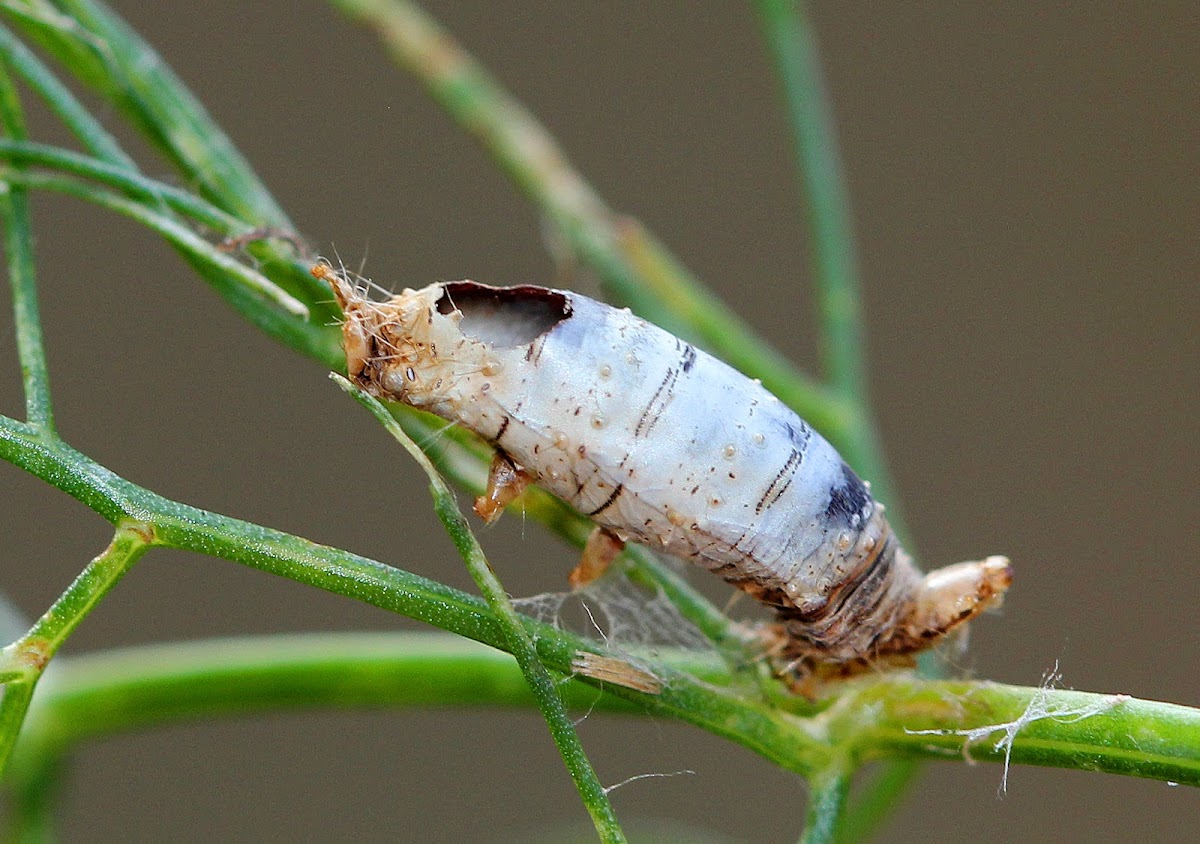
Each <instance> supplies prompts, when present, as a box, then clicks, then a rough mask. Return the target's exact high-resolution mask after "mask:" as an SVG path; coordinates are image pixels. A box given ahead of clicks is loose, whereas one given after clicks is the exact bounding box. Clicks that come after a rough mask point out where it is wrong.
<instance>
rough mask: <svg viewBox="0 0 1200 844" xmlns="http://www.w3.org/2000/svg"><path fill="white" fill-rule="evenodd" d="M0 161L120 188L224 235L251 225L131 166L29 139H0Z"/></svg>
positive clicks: (248, 230) (124, 192)
mask: <svg viewBox="0 0 1200 844" xmlns="http://www.w3.org/2000/svg"><path fill="white" fill-rule="evenodd" d="M0 160H3V161H9V162H11V163H13V164H18V165H22V166H35V167H45V168H48V169H51V170H57V171H60V172H63V173H69V174H71V175H73V176H79V177H82V178H86V179H90V180H92V181H96V182H99V183H101V184H104V185H107V186H108V187H111V188H113V189H115V190H118V191H120V192H121V193H123V194H125V195H126V196H127V197H129V198H131V199H137V200H140V201H141V202H143V203H145V204H147V205H150V206H157V207H159V208H161V209H163V210H166V209H170V210H171V211H174V212H176V213H178V214H181V215H183V216H185V217H187V218H189V219H191V220H193V221H195V222H196V223H198V224H200V225H203V226H206V227H207V228H209V229H211V230H212V231H214V232H216V233H218V234H221V235H224V236H236V235H243V234H246V233H249V232H251V231H253V227H252V226H250V225H248V224H247V223H245V222H243V221H241V220H239V219H238V218H237V217H234V216H233V215H231V214H227V213H225V212H224V211H222V210H221V209H220V208H218V207H217V206H215V205H213V204H212V203H211V202H208V201H207V200H204V199H201V198H200V197H198V196H196V195H195V194H193V193H189V192H188V191H185V190H180V189H179V188H177V187H174V186H173V185H168V184H166V183H165V182H160V181H157V180H156V179H151V178H148V177H146V176H143V175H141V174H139V173H138V171H137V170H136V169H134V168H133V167H130V166H127V165H124V164H112V163H109V162H107V161H104V160H103V159H101V158H98V157H95V158H94V157H91V156H86V155H80V154H79V153H77V152H72V151H71V150H67V149H62V148H60V147H54V146H49V145H47V144H39V143H34V142H32V141H13V140H7V139H4V140H0Z"/></svg>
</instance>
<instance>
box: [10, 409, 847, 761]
mask: <svg viewBox="0 0 1200 844" xmlns="http://www.w3.org/2000/svg"><path fill="white" fill-rule="evenodd" d="M0 458H2V459H5V460H8V461H9V462H11V463H13V464H15V465H16V466H18V467H20V468H22V469H25V470H26V471H28V472H30V473H31V474H34V475H36V476H37V477H40V478H42V479H43V480H44V481H46V482H47V483H49V484H51V485H52V486H55V487H58V488H59V489H61V490H63V491H64V492H66V493H67V494H68V495H71V496H73V497H74V498H76V499H78V500H79V501H81V502H83V503H84V504H86V505H87V506H88V507H90V508H91V509H92V510H94V511H96V512H97V513H99V514H100V515H101V516H103V517H104V518H106V519H108V520H109V521H110V522H113V523H114V524H116V523H118V522H120V521H122V520H124V519H127V518H129V519H135V520H137V521H140V522H145V523H146V524H149V525H151V526H152V527H153V529H154V536H155V541H156V544H157V545H160V546H163V547H170V548H179V549H183V550H188V551H196V552H198V553H202V554H208V555H209V556H214V557H220V558H222V559H227V560H231V561H233V562H237V563H240V564H242V565H247V566H250V567H252V568H256V569H259V570H261V571H265V572H268V573H270V574H275V575H279V576H282V577H287V578H289V579H291V580H295V581H297V582H299V583H305V584H308V585H310V586H315V587H317V588H319V589H324V590H326V591H329V592H334V593H336V594H339V595H344V596H346V597H349V598H353V599H354V600H358V601H363V602H364V603H368V604H372V605H374V606H378V607H381V608H383V609H386V610H389V611H391V612H395V613H399V614H400V615H404V616H407V617H409V618H413V619H416V620H418V621H422V622H425V623H427V624H431V625H433V626H435V627H439V628H441V629H443V630H447V631H450V632H452V633H456V634H458V635H460V636H464V637H466V638H469V639H475V640H476V641H479V642H484V643H486V644H489V645H491V646H492V647H496V648H501V649H504V648H505V647H506V646H507V639H506V637H505V635H504V634H503V632H502V631H501V629H500V627H499V626H498V623H497V621H496V619H495V617H494V616H493V615H492V613H491V611H490V610H489V609H488V608H487V606H486V605H485V604H483V602H481V601H480V600H479V599H478V598H474V597H472V596H470V595H467V594H465V593H463V592H460V591H458V590H456V589H452V588H450V587H448V586H444V585H442V584H440V583H437V582H435V581H431V580H428V579H426V578H423V577H420V576H418V575H415V574H411V573H409V572H406V571H402V570H400V569H397V568H393V567H391V566H387V565H384V564H382V563H378V562H376V561H374V560H368V559H366V558H364V557H360V556H358V555H356V554H351V553H348V552H346V551H342V550H340V549H336V548H329V547H326V546H323V545H317V544H315V543H312V542H309V541H307V540H304V539H301V538H299V537H296V536H290V535H288V534H285V533H282V532H279V531H275V530H271V529H269V528H265V527H261V526H259V525H254V524H250V523H248V522H243V521H240V520H238V519H233V518H230V517H228V516H221V515H218V514H216V513H211V512H208V511H206V510H200V509H198V508H195V507H190V506H188V505H186V504H181V503H178V502H175V501H170V500H168V499H165V498H163V497H162V496H160V495H158V494H156V493H154V492H151V491H150V490H147V489H144V488H142V487H139V486H137V485H136V484H133V483H131V482H129V481H127V480H125V479H124V478H121V477H119V476H117V475H115V474H113V473H112V472H111V471H109V470H108V469H106V468H104V467H103V466H100V465H99V464H97V463H96V462H95V461H93V460H91V459H90V458H88V457H87V456H86V455H83V454H81V453H79V452H78V451H76V450H74V449H73V448H71V447H70V446H69V445H67V444H66V443H63V442H61V441H58V440H55V441H47V440H44V439H43V438H41V437H40V436H38V433H37V431H36V430H34V429H33V428H31V427H30V426H28V425H26V424H24V423H21V422H18V421H16V420H14V419H10V418H8V417H4V416H0ZM523 622H524V624H525V625H526V627H527V628H528V629H529V631H530V636H531V638H532V639H533V641H534V642H535V643H536V645H537V649H538V654H539V656H540V657H541V659H542V661H543V662H544V663H545V664H546V665H548V666H549V667H550V668H552V669H553V670H555V671H557V672H560V673H563V674H570V673H572V672H573V670H574V669H573V667H572V663H573V661H574V660H575V658H576V656H577V654H579V653H580V652H585V651H586V652H594V651H595V645H594V643H590V642H588V641H587V640H585V639H582V638H580V637H578V636H575V635H573V634H570V633H567V632H565V631H562V630H559V629H557V628H554V627H552V626H549V625H545V624H539V623H537V622H534V621H532V620H529V619H524V620H523ZM650 667H651V669H652V670H653V671H654V673H655V674H656V675H657V676H658V677H659V678H660V679H662V680H663V683H664V688H663V690H662V692H661V693H660V694H656V695H645V694H641V693H638V692H634V691H630V690H627V689H622V688H619V687H613V688H610V689H609V690H610V692H611V693H612V694H615V695H618V696H620V697H624V698H629V699H632V700H637V701H640V702H641V703H642V704H643V705H644V706H645V708H646V709H647V710H648V711H650V712H652V713H659V714H662V715H670V716H672V717H678V718H681V719H682V720H685V721H687V722H689V723H692V724H695V725H697V726H700V727H702V728H704V729H707V730H709V731H710V732H713V733H714V734H716V735H719V736H725V737H727V738H730V739H731V740H733V741H735V742H738V743H740V744H743V745H744V746H746V747H748V748H750V749H751V750H754V751H755V752H757V753H760V754H762V755H763V756H765V757H766V758H767V759H769V760H771V761H773V762H775V763H776V764H779V765H781V766H782V767H784V768H786V769H788V770H792V771H796V772H798V773H806V772H808V771H811V770H817V769H819V768H821V767H823V766H824V761H825V759H826V757H827V756H828V750H827V749H826V748H825V746H824V745H823V743H822V742H821V741H819V740H818V739H817V738H816V737H815V736H813V735H810V734H809V732H808V728H807V726H806V725H805V724H804V723H803V722H802V721H797V720H796V719H794V718H793V717H791V716H790V715H788V713H787V712H786V711H785V710H783V709H780V708H778V707H779V704H780V703H781V702H782V703H789V705H790V704H791V703H796V701H793V700H792V699H791V698H789V697H788V696H786V695H783V694H782V692H780V694H781V697H780V698H779V699H773V700H771V701H767V700H761V699H758V698H753V697H751V696H748V695H747V694H746V693H745V690H744V689H739V690H727V689H722V688H719V687H717V686H715V685H713V684H711V683H700V682H697V681H696V680H695V679H694V678H692V677H690V676H688V675H687V674H682V673H680V672H678V671H675V670H674V669H672V668H671V667H670V666H668V665H660V664H659V663H657V662H654V661H650ZM756 693H757V691H756Z"/></svg>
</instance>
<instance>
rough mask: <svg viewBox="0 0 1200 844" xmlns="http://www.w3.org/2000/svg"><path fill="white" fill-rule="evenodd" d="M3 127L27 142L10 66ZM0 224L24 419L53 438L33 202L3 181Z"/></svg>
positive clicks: (0, 97)
mask: <svg viewBox="0 0 1200 844" xmlns="http://www.w3.org/2000/svg"><path fill="white" fill-rule="evenodd" d="M0 127H2V128H3V130H4V134H6V135H7V136H8V137H10V138H14V139H16V140H24V139H25V117H24V115H23V113H22V110H21V101H20V99H19V97H18V96H17V89H16V86H15V85H14V84H13V82H12V79H11V77H10V76H9V74H8V68H7V65H6V64H2V63H0ZM0 219H2V220H3V223H4V251H5V253H6V255H7V257H8V280H9V286H10V287H11V288H12V298H13V320H14V322H15V323H16V334H17V356H18V358H19V359H20V361H21V380H22V382H23V383H24V387H25V413H26V416H27V417H28V419H29V421H30V422H31V423H32V424H34V425H36V426H37V427H38V428H40V429H41V430H43V431H45V432H47V433H50V434H53V432H54V410H53V406H52V404H51V400H50V370H49V367H48V366H47V363H46V349H45V343H44V341H43V339H42V319H41V316H40V315H39V313H38V300H37V276H36V273H35V270H34V260H33V232H32V229H31V227H30V220H29V198H28V196H27V195H26V193H25V190H24V189H22V188H20V187H17V186H15V185H13V184H12V182H11V181H8V180H4V179H0Z"/></svg>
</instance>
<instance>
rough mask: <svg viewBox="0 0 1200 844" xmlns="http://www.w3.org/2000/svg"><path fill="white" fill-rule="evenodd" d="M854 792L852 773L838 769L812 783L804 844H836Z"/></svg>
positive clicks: (815, 779)
mask: <svg viewBox="0 0 1200 844" xmlns="http://www.w3.org/2000/svg"><path fill="white" fill-rule="evenodd" d="M849 793H850V774H849V773H848V771H847V770H846V769H845V768H842V767H834V768H831V769H830V770H828V771H823V772H822V773H820V774H818V775H817V776H814V777H812V778H811V779H809V781H808V811H807V812H806V816H805V821H804V835H802V836H801V837H800V844H832V842H833V841H835V840H837V836H838V829H839V827H840V824H841V819H842V814H843V812H844V811H845V808H846V795H848V794H849Z"/></svg>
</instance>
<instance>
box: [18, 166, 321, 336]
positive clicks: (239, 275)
mask: <svg viewBox="0 0 1200 844" xmlns="http://www.w3.org/2000/svg"><path fill="white" fill-rule="evenodd" d="M3 178H4V180H5V181H8V182H10V183H12V184H16V185H21V186H22V187H29V188H37V189H41V190H52V191H56V192H58V193H63V194H66V195H68V196H74V197H76V198H78V199H84V200H87V201H88V202H91V203H93V204H95V205H99V206H100V207H101V208H106V209H108V210H109V211H115V212H117V213H118V214H122V215H124V216H126V217H129V218H130V219H132V220H135V221H137V222H139V223H141V224H142V225H144V226H146V228H148V229H151V230H152V231H155V232H158V234H160V235H162V236H163V238H165V239H166V240H167V241H168V242H169V243H170V244H171V245H172V246H175V247H176V248H178V249H179V250H180V251H182V252H185V253H187V254H188V255H191V256H193V257H196V258H198V259H200V260H202V261H203V262H204V263H206V264H209V265H212V266H213V267H215V268H216V269H219V270H220V271H221V272H222V274H223V275H225V276H227V277H229V278H231V279H235V280H236V281H237V282H239V283H240V285H241V286H242V287H243V288H244V289H245V290H248V291H251V292H253V293H254V294H256V295H257V296H258V297H260V298H261V299H262V300H264V304H267V305H268V307H271V308H273V309H282V310H284V311H286V312H288V313H290V314H292V315H294V316H297V317H301V318H304V317H307V316H308V307H307V306H306V305H305V304H304V303H303V302H301V301H300V300H299V299H297V298H296V297H294V296H292V295H291V294H290V293H288V292H287V291H286V290H284V289H283V288H281V287H279V285H277V284H275V282H274V281H272V280H271V279H269V278H267V277H266V276H264V275H263V274H262V273H259V272H257V271H255V270H252V269H251V268H249V267H247V266H246V265H245V264H242V263H241V262H239V261H238V260H237V259H236V258H234V257H233V256H232V255H229V254H227V253H225V252H222V251H221V250H220V249H217V248H216V247H215V246H213V245H212V244H211V243H209V242H208V241H207V240H205V239H204V238H202V237H200V236H199V235H198V234H196V233H195V232H194V231H192V230H191V229H189V228H187V227H186V226H183V225H181V224H180V223H179V222H178V221H176V220H174V219H172V218H170V217H167V216H165V215H163V214H161V213H159V212H158V211H156V210H154V209H152V208H150V207H148V206H146V205H145V204H143V203H141V202H136V201H133V200H129V199H126V198H125V197H123V196H118V195H116V194H114V193H112V192H111V191H107V190H101V189H100V188H97V187H94V186H92V185H88V184H85V183H82V182H77V181H75V180H73V179H68V178H63V177H61V176H53V175H49V174H39V173H20V172H9V173H7V174H4V176H3ZM248 316H250V315H249V314H248ZM255 316H261V314H255ZM326 333H327V334H328V335H329V336H330V337H332V336H333V332H326Z"/></svg>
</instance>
